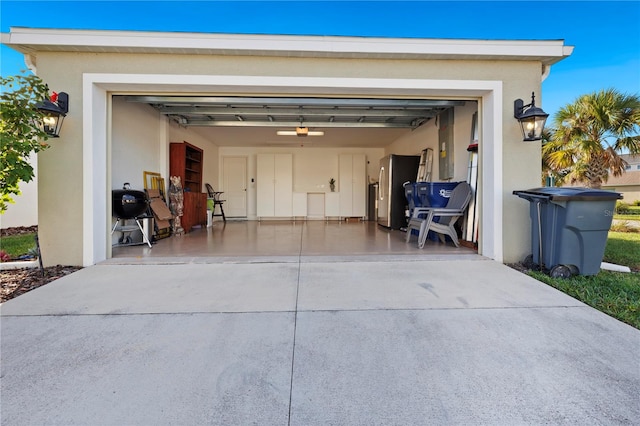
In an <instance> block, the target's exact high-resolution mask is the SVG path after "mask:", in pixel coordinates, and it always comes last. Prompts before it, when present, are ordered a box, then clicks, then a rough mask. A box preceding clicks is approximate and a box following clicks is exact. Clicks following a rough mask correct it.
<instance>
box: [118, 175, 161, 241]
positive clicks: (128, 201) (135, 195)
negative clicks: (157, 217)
mask: <svg viewBox="0 0 640 426" xmlns="http://www.w3.org/2000/svg"><path fill="white" fill-rule="evenodd" d="M111 193H112V199H111V207H112V209H111V210H112V214H113V216H115V218H116V223H115V225H113V228H112V229H111V234H113V233H114V232H116V231H118V232H121V233H122V237H120V239H119V240H118V245H131V244H133V243H132V240H131V237H130V236H129V233H131V232H133V231H137V230H140V232H142V244H148V245H149V247H151V241H150V239H149V235H148V234H149V233H148V232H145V230H144V228H143V226H142V224H141V221H142V219H144V218H146V217H147V210H148V207H149V199H148V198H147V194H146V192H144V191H138V190H135V189H131V187H130V185H129V183H125V184H124V186H123V187H122V189H114V190H112V191H111ZM127 219H133V220H134V221H135V225H127V224H126V221H127ZM121 221H122V223H121Z"/></svg>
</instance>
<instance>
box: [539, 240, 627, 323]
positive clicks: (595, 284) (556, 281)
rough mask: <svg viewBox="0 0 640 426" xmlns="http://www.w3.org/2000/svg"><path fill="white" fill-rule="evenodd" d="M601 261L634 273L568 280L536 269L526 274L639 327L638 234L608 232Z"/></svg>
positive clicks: (580, 277)
mask: <svg viewBox="0 0 640 426" xmlns="http://www.w3.org/2000/svg"><path fill="white" fill-rule="evenodd" d="M603 260H604V261H605V262H609V263H615V264H616V265H624V266H628V267H629V268H631V269H632V271H635V272H632V273H623V272H612V271H600V272H599V273H598V274H596V275H590V276H582V275H578V276H574V277H571V278H568V279H562V278H551V277H550V276H548V275H547V274H544V273H542V272H535V271H531V272H529V275H530V276H532V277H533V278H535V279H537V280H538V281H542V282H544V283H546V284H549V285H550V286H552V287H554V288H557V289H558V290H560V291H562V292H564V293H566V294H568V295H569V296H572V297H575V298H576V299H578V300H580V301H581V302H583V303H586V304H587V305H589V306H591V307H593V308H596V309H598V310H599V311H601V312H604V313H605V314H607V315H610V316H612V317H614V318H617V319H618V320H620V321H623V322H625V323H627V324H629V325H631V326H633V327H635V328H637V329H640V233H637V232H636V233H633V232H609V238H608V239H607V246H606V249H605V253H604V259H603Z"/></svg>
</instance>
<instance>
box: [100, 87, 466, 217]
mask: <svg viewBox="0 0 640 426" xmlns="http://www.w3.org/2000/svg"><path fill="white" fill-rule="evenodd" d="M476 110H477V104H476V103H475V102H467V103H466V104H465V105H464V106H462V107H456V110H455V113H454V114H455V120H454V146H455V148H454V149H455V152H454V158H455V167H454V174H455V176H454V180H455V181H463V180H466V173H467V159H468V154H467V151H466V149H467V146H468V144H469V138H470V129H471V116H472V115H473V113H474V112H475V111H476ZM163 120H165V117H164V116H162V115H161V114H159V113H158V112H157V111H155V110H154V109H153V108H151V107H150V106H147V105H142V104H137V103H128V102H126V101H124V100H123V99H122V98H119V97H114V98H113V130H112V135H113V137H112V138H113V141H112V144H113V150H112V168H111V187H112V189H118V188H122V185H123V183H124V182H129V183H130V184H131V187H132V188H133V189H142V188H144V182H143V171H153V172H159V173H160V174H161V175H163V177H165V181H166V182H167V184H168V175H167V170H168V167H169V165H168V164H162V161H161V158H163V156H162V155H161V150H163V149H164V150H166V151H168V142H166V141H162V140H160V138H161V135H162V132H161V131H160V125H161V122H162V121H163ZM437 124H438V122H437V120H436V119H432V120H430V121H429V122H427V123H425V124H424V125H423V126H421V127H419V128H417V129H415V130H413V131H410V132H408V133H406V134H405V135H404V136H402V137H400V138H399V139H397V140H396V141H394V142H393V143H392V144H391V145H389V146H388V147H386V148H329V147H325V148H320V147H313V146H308V145H309V144H310V142H307V141H308V140H307V139H305V140H300V141H294V142H292V145H293V146H292V147H218V146H217V145H216V143H215V141H210V140H206V139H204V138H203V137H202V136H200V135H199V134H197V133H196V132H193V131H191V130H190V129H189V128H185V127H182V126H179V125H178V124H176V123H174V122H170V125H169V139H170V142H182V141H187V142H189V143H191V144H193V145H196V146H198V147H199V148H201V149H203V152H204V169H203V183H205V182H208V183H211V184H212V185H213V186H214V188H219V190H221V191H224V187H223V178H222V176H223V158H224V157H225V156H243V157H246V158H247V173H248V176H247V218H248V219H256V218H257V217H256V197H257V194H256V182H255V178H256V173H257V171H256V157H257V154H260V153H290V154H292V155H293V192H302V193H314V192H329V191H330V189H329V184H328V182H329V179H330V178H334V179H336V180H338V168H339V165H338V159H339V155H340V154H364V155H365V157H366V159H367V183H373V182H376V181H377V179H378V167H379V161H380V159H381V158H382V157H384V156H385V155H387V154H389V153H393V154H400V155H420V154H421V152H422V150H423V149H425V148H432V149H434V152H435V153H437V152H438V151H437V149H438V129H437ZM218 142H219V143H221V144H224V141H218ZM305 143H307V146H305ZM163 144H164V145H163ZM164 158H168V157H167V156H165V157H164ZM432 176H433V177H434V178H433V180H434V181H436V180H437V176H438V162H437V161H434V164H433V173H432ZM252 179H254V180H253V182H252ZM202 191H203V192H205V188H202ZM336 191H338V192H339V191H340V188H339V187H338V188H336ZM113 220H115V219H113V218H112V224H113Z"/></svg>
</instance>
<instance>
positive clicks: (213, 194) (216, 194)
mask: <svg viewBox="0 0 640 426" xmlns="http://www.w3.org/2000/svg"><path fill="white" fill-rule="evenodd" d="M204 186H206V187H207V193H208V194H209V199H210V200H213V213H212V216H222V220H223V221H225V222H226V221H227V218H226V216H225V215H224V207H223V206H222V205H223V204H224V202H225V201H227V200H222V199H220V196H221V195H222V194H224V192H221V191H214V190H213V187H212V186H211V185H209V184H208V183H205V184H204ZM216 206H220V214H216Z"/></svg>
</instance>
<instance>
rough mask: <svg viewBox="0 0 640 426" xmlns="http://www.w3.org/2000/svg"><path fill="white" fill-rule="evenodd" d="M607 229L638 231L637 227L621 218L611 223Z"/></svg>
mask: <svg viewBox="0 0 640 426" xmlns="http://www.w3.org/2000/svg"><path fill="white" fill-rule="evenodd" d="M609 230H610V231H613V232H638V228H637V227H635V226H634V225H632V224H631V223H630V222H629V221H627V220H621V221H619V222H615V223H613V224H611V228H610V229H609Z"/></svg>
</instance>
